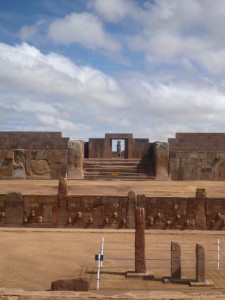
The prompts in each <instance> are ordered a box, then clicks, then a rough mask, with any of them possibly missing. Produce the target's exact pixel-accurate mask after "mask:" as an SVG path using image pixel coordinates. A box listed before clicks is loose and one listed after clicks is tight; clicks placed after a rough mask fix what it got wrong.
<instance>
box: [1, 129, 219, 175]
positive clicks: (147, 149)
mask: <svg viewBox="0 0 225 300" xmlns="http://www.w3.org/2000/svg"><path fill="white" fill-rule="evenodd" d="M61 177H67V178H69V179H135V180H138V179H146V180H155V179H156V180H168V179H172V180H225V133H177V134H176V137H175V138H169V139H168V142H159V141H156V142H151V141H149V139H148V138H133V134H131V133H106V134H105V137H104V138H90V139H89V141H88V142H84V141H81V140H70V139H69V138H66V137H62V133H61V132H5V131H2V132H0V179H60V178H61Z"/></svg>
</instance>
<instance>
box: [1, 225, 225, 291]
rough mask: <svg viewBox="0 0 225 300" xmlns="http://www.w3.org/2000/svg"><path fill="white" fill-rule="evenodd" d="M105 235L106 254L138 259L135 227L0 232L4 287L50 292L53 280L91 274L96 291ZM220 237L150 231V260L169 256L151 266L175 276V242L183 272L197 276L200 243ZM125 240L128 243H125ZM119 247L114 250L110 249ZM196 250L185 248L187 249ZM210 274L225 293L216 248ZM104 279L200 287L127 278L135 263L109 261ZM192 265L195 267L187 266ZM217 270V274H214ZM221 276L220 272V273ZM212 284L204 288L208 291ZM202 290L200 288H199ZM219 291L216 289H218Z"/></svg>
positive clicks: (209, 244) (139, 285) (117, 285)
mask: <svg viewBox="0 0 225 300" xmlns="http://www.w3.org/2000/svg"><path fill="white" fill-rule="evenodd" d="M102 236H104V237H105V242H106V243H105V253H104V254H105V258H118V257H120V258H131V259H133V258H134V232H133V231H126V232H124V231H123V232H120V231H110V230H108V231H105V232H104V233H103V232H101V231H93V232H87V231H85V230H84V231H77V230H60V231H59V230H42V231H40V230H36V231H35V230H34V229H24V230H17V231H16V230H13V229H11V230H10V229H2V230H1V231H0V240H1V257H0V282H1V283H0V287H7V288H22V289H27V290H47V289H49V288H50V284H51V282H52V281H53V280H57V279H60V278H72V277H77V276H80V275H82V276H87V277H88V278H89V279H90V280H91V288H92V289H95V286H96V281H95V273H96V262H95V261H94V255H95V254H96V253H99V249H100V241H101V238H102ZM218 237H220V240H221V243H223V244H224V245H225V234H223V233H214V234H212V232H210V233H207V232H182V233H181V232H165V231H156V232H153V231H146V245H147V251H146V255H147V258H154V259H164V260H161V261H148V263H147V266H148V268H149V269H151V271H153V272H154V273H155V276H156V278H162V277H163V276H169V275H170V271H169V267H170V261H169V257H170V252H169V249H170V242H171V241H172V240H173V241H177V242H180V243H181V245H182V249H183V252H182V258H183V260H187V259H188V260H190V259H191V260H193V261H189V262H183V268H184V270H183V276H186V277H194V276H195V272H194V266H195V262H194V259H195V252H194V249H195V244H196V243H197V242H198V243H201V244H203V245H204V246H205V249H206V250H207V249H208V250H209V249H215V250H216V240H217V238H218ZM121 242H123V243H121ZM110 249H114V250H110ZM188 249H189V250H191V251H185V250H188ZM206 256H207V260H213V262H207V269H208V276H209V277H210V278H212V279H213V280H215V282H216V290H218V289H219V290H222V291H224V286H225V285H224V283H225V277H224V275H225V274H223V278H222V277H221V276H222V275H219V276H220V277H221V278H216V277H218V272H217V273H215V272H216V271H215V272H214V271H212V270H211V269H212V268H213V269H216V261H215V259H216V252H215V251H209V252H208V251H207V255H206ZM103 266H104V268H103V269H102V275H101V278H102V279H105V280H102V281H101V288H102V289H122V290H124V289H125V290H136V289H138V290H149V289H150V290H182V291H189V292H190V289H191V291H193V292H194V291H195V288H190V287H188V286H187V285H174V284H163V283H161V281H158V280H154V281H143V280H139V279H138V280H136V279H127V278H125V276H124V274H125V272H126V271H127V270H130V269H132V268H133V267H134V261H126V260H122V261H118V260H113V259H109V260H107V259H106V260H105V261H104V264H103ZM186 267H188V268H189V267H191V269H186ZM213 272H214V273H213ZM215 274H216V275H215ZM206 289H207V290H210V289H211V288H204V290H206ZM197 290H198V291H200V288H198V289H197ZM213 290H214V291H215V288H214V289H213Z"/></svg>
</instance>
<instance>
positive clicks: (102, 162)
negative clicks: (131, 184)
mask: <svg viewBox="0 0 225 300" xmlns="http://www.w3.org/2000/svg"><path fill="white" fill-rule="evenodd" d="M83 167H84V179H119V180H154V179H155V166H154V161H153V160H152V159H141V160H140V159H122V158H119V159H118V158H112V159H97V158H86V159H85V160H84V166H83Z"/></svg>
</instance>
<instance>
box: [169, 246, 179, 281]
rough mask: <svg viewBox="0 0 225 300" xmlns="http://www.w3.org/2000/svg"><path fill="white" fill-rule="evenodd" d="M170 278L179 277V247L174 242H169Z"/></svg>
mask: <svg viewBox="0 0 225 300" xmlns="http://www.w3.org/2000/svg"><path fill="white" fill-rule="evenodd" d="M171 278H175V279H180V278H181V248H180V244H178V243H176V242H171Z"/></svg>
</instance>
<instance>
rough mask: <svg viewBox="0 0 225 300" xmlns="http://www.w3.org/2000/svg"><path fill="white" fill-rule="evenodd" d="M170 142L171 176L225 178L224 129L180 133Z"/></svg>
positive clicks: (191, 178)
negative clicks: (219, 130)
mask: <svg viewBox="0 0 225 300" xmlns="http://www.w3.org/2000/svg"><path fill="white" fill-rule="evenodd" d="M168 143H169V173H170V176H171V179H172V180H225V133H177V134H176V137H175V138H173V139H168Z"/></svg>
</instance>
